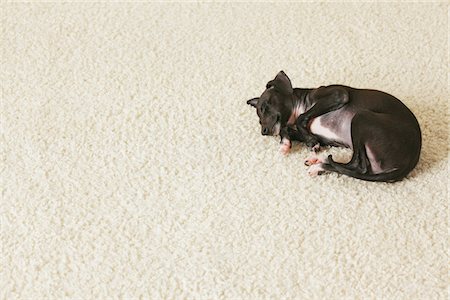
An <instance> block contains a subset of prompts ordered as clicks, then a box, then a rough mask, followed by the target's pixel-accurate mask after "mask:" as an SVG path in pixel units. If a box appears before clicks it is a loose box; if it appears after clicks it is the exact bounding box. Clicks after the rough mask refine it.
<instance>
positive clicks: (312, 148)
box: [311, 143, 320, 153]
mask: <svg viewBox="0 0 450 300" xmlns="http://www.w3.org/2000/svg"><path fill="white" fill-rule="evenodd" d="M311 151H312V152H314V153H317V152H319V151H320V144H319V143H317V144H315V145H314V146H312V147H311Z"/></svg>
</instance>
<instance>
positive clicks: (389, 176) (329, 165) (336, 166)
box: [322, 155, 411, 182]
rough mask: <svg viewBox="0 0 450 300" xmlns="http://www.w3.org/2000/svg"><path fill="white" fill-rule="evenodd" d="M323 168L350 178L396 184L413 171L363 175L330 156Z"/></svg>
mask: <svg viewBox="0 0 450 300" xmlns="http://www.w3.org/2000/svg"><path fill="white" fill-rule="evenodd" d="M322 166H323V168H324V169H325V170H327V171H331V172H336V173H340V174H344V175H347V176H350V177H354V178H357V179H361V180H366V181H378V182H380V181H384V182H395V181H400V180H402V179H403V178H404V177H405V176H406V175H408V173H409V172H410V171H411V170H405V169H394V170H391V171H388V172H386V173H380V174H370V173H367V174H363V173H360V172H358V171H357V170H353V169H350V168H348V167H347V166H346V165H344V164H341V163H338V162H335V161H334V160H333V159H332V157H331V155H329V156H328V161H327V162H326V163H324V164H323V165H322Z"/></svg>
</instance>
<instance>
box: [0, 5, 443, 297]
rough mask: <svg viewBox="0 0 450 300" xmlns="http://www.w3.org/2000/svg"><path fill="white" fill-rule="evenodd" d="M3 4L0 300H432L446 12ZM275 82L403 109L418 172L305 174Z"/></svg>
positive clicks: (438, 293) (431, 8) (437, 282)
mask: <svg viewBox="0 0 450 300" xmlns="http://www.w3.org/2000/svg"><path fill="white" fill-rule="evenodd" d="M1 7H2V23H1V25H2V26H1V27H2V28H1V30H2V31H1V54H2V67H1V83H2V93H3V95H2V108H1V124H2V126H1V146H2V161H1V168H2V173H1V177H2V184H1V188H2V203H1V251H2V263H1V286H0V291H1V292H0V293H1V298H2V299H65V298H70V299H136V298H144V299H160V298H163V299H185V298H186V299H293V298H297V299H340V298H357V299H447V286H448V284H449V277H448V261H449V256H448V246H449V238H448V231H447V230H448V183H449V180H448V177H449V169H448V166H449V157H450V155H449V144H448V136H449V131H448V120H449V111H448V101H449V98H448V90H447V86H448V81H447V70H448V51H447V49H448V48H447V45H448V12H449V10H448V6H447V4H392V3H391V4H380V5H377V4H320V5H319V4H311V3H304V4H298V3H297V4H296V3H285V4H275V3H265V4H256V3H247V4H240V3H235V4H231V3H228V4H227V3H222V4H213V3H203V4H196V3H184V4H180V3H178V4H173V3H172V4H163V3H160V4H135V5H134V4H111V5H105V4H66V5H55V4H35V5H24V4H2V5H1ZM279 70H284V71H285V72H286V73H287V74H288V75H289V76H290V78H291V79H292V82H293V85H294V86H295V87H317V86H320V85H325V84H332V83H341V84H346V85H350V86H354V87H367V88H375V89H381V90H384V91H386V92H389V93H392V94H393V95H395V96H397V97H398V98H400V99H402V100H403V101H404V103H405V104H407V105H408V106H409V107H410V108H411V110H412V111H413V112H414V113H415V114H416V116H417V118H418V120H419V122H420V124H421V127H422V131H423V152H422V156H421V160H420V162H419V165H418V166H417V168H416V169H415V170H414V171H413V172H412V173H411V174H410V176H409V177H408V178H407V179H406V180H404V181H402V182H399V183H395V184H385V183H381V184H377V183H369V182H363V181H359V180H355V179H352V178H349V177H345V176H338V175H336V174H329V175H324V176H320V177H317V178H310V177H309V176H308V175H307V173H306V167H305V166H304V165H303V160H304V159H305V158H306V157H307V156H308V154H309V152H308V150H307V149H306V148H304V147H302V146H301V145H298V144H295V145H294V148H293V152H292V154H290V155H289V156H287V157H283V156H282V155H281V154H280V153H279V152H278V146H279V144H278V143H279V140H278V138H274V137H263V136H261V134H260V128H259V124H258V119H257V116H256V113H255V111H254V110H253V109H251V108H250V107H249V106H247V105H246V103H245V102H246V100H247V99H249V98H252V97H255V96H259V95H260V94H261V93H262V91H263V89H264V86H265V84H266V82H267V81H269V80H270V79H272V78H273V77H274V76H275V75H276V73H277V72H278V71H279ZM326 153H334V154H335V156H336V157H341V158H345V157H348V155H349V153H348V151H344V150H339V149H330V150H327V152H326Z"/></svg>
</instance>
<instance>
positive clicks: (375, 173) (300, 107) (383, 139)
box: [247, 71, 422, 182]
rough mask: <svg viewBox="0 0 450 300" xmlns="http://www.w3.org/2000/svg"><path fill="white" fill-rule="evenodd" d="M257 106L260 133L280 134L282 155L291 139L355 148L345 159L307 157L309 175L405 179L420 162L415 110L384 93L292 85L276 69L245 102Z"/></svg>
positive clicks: (316, 145) (317, 145) (313, 146)
mask: <svg viewBox="0 0 450 300" xmlns="http://www.w3.org/2000/svg"><path fill="white" fill-rule="evenodd" d="M247 104H249V105H251V106H253V107H255V108H256V112H257V114H258V117H259V123H260V124H261V133H262V134H263V135H268V136H277V135H279V136H280V137H281V148H280V150H281V151H282V152H283V153H284V154H286V153H287V152H289V149H290V148H291V141H293V140H296V141H300V142H303V143H305V144H306V145H307V146H308V147H309V148H311V149H312V150H314V151H315V152H317V151H318V150H319V149H320V146H340V147H347V148H350V149H352V150H353V155H352V158H351V160H350V161H349V162H348V163H338V162H335V161H334V160H333V158H332V156H331V155H329V156H328V158H327V159H320V158H318V157H312V158H310V159H307V160H306V161H305V164H306V165H307V166H310V167H309V171H308V173H309V174H310V175H312V176H315V175H320V174H322V173H323V172H325V171H330V172H337V173H340V174H344V175H348V176H351V177H354V178H358V179H362V180H367V181H385V182H394V181H399V180H401V179H403V178H404V177H405V176H406V175H408V173H409V172H411V170H412V169H413V168H414V167H415V166H416V164H417V162H418V161H419V156H420V150H421V146H422V134H421V131H420V127H419V123H418V122H417V119H416V117H415V116H414V114H413V113H412V112H411V111H410V110H409V109H408V108H407V107H406V106H405V105H404V104H403V103H402V102H401V101H400V100H398V99H397V98H395V97H394V96H392V95H389V94H387V93H384V92H381V91H377V90H368V89H356V88H351V87H348V86H343V85H330V86H321V87H319V88H317V89H301V88H295V89H293V88H292V84H291V81H290V79H289V78H288V77H287V75H286V74H285V73H284V72H283V71H280V72H279V73H278V74H277V76H276V77H275V79H273V80H271V81H269V82H268V83H267V85H266V90H265V91H264V92H263V93H262V95H261V96H260V97H257V98H253V99H250V100H248V101H247Z"/></svg>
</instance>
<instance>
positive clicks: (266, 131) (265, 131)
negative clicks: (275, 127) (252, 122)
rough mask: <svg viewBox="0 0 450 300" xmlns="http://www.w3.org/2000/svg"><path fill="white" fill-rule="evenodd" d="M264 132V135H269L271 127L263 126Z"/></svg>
mask: <svg viewBox="0 0 450 300" xmlns="http://www.w3.org/2000/svg"><path fill="white" fill-rule="evenodd" d="M262 134H263V135H268V134H269V128H267V127H265V128H263V130H262Z"/></svg>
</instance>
